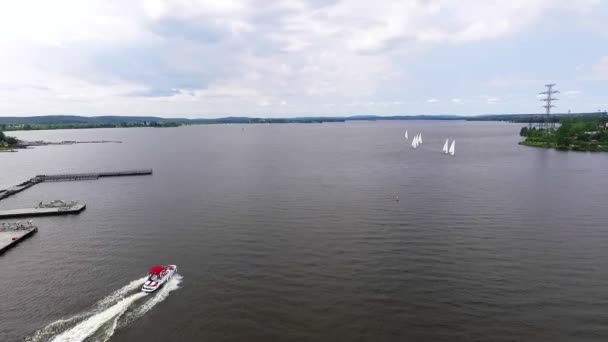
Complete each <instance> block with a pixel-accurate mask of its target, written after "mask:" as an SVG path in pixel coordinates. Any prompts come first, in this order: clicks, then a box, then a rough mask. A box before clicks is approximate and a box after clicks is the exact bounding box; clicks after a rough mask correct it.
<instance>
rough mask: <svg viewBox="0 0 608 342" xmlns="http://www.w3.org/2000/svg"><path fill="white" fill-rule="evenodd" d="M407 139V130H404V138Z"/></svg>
mask: <svg viewBox="0 0 608 342" xmlns="http://www.w3.org/2000/svg"><path fill="white" fill-rule="evenodd" d="M407 139H408V136H407V130H405V140H407Z"/></svg>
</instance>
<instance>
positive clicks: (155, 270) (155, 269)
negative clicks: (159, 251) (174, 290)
mask: <svg viewBox="0 0 608 342" xmlns="http://www.w3.org/2000/svg"><path fill="white" fill-rule="evenodd" d="M164 269H165V268H164V267H163V266H158V265H156V266H152V267H150V269H149V270H148V272H149V273H154V274H159V273H160V272H162V271H163V270H164Z"/></svg>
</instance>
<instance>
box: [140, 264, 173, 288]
mask: <svg viewBox="0 0 608 342" xmlns="http://www.w3.org/2000/svg"><path fill="white" fill-rule="evenodd" d="M176 272H177V266H175V265H167V266H166V267H165V269H164V270H163V271H162V272H161V274H160V278H157V279H152V276H150V277H148V279H146V282H145V283H144V285H143V286H142V287H141V291H142V292H147V293H150V292H154V291H156V290H158V289H160V288H161V287H163V285H165V284H166V283H167V282H168V281H169V279H171V277H173V275H174V274H175V273H176Z"/></svg>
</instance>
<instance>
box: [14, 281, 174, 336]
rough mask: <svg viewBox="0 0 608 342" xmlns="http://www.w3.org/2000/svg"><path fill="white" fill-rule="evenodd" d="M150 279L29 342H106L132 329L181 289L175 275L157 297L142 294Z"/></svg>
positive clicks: (131, 285)
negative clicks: (127, 328) (132, 323)
mask: <svg viewBox="0 0 608 342" xmlns="http://www.w3.org/2000/svg"><path fill="white" fill-rule="evenodd" d="M146 279H147V277H144V278H141V279H137V280H134V281H132V282H130V283H129V284H127V285H126V286H124V287H122V288H120V289H118V290H116V291H114V292H112V293H111V294H110V295H108V296H107V297H105V298H103V299H101V300H99V301H98V302H97V303H95V304H94V305H93V308H92V309H91V310H88V311H85V312H82V313H79V314H77V315H75V316H72V317H70V318H67V319H60V320H58V321H55V322H53V323H51V324H49V325H47V326H46V327H44V328H42V329H40V330H38V331H36V332H35V333H34V334H33V335H32V336H31V337H28V338H26V339H25V340H26V341H29V342H43V341H44V342H60V341H62V342H63V341H65V342H68V341H69V342H75V341H83V340H85V339H86V340H87V341H100V342H101V341H107V340H109V339H110V337H111V336H112V335H113V334H114V331H115V330H116V328H117V327H118V328H122V327H126V326H127V325H129V324H130V323H131V322H133V321H134V320H136V319H137V318H139V317H141V316H143V315H144V314H145V313H146V312H148V311H150V310H151V309H152V308H153V307H154V306H155V305H156V304H158V303H160V302H162V301H163V300H165V299H166V298H167V297H168V296H169V293H170V292H172V291H173V290H176V289H178V288H179V284H180V283H181V280H182V276H181V275H179V274H175V275H174V276H173V277H172V278H171V279H170V280H169V281H168V282H167V283H166V284H165V286H163V287H162V288H161V289H159V290H158V291H156V292H154V293H144V292H139V289H140V288H141V286H142V285H143V283H144V281H145V280H146Z"/></svg>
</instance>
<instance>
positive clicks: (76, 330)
mask: <svg viewBox="0 0 608 342" xmlns="http://www.w3.org/2000/svg"><path fill="white" fill-rule="evenodd" d="M146 295H147V293H143V292H139V293H136V294H134V295H131V296H129V297H127V298H123V299H121V300H120V301H118V303H116V304H114V305H112V306H110V307H109V308H107V309H106V310H104V311H101V312H99V313H96V314H94V315H93V316H91V317H89V318H87V319H86V320H84V321H82V322H80V323H78V324H77V325H76V326H74V327H73V328H71V329H70V330H68V331H65V332H63V333H62V334H60V335H57V336H56V337H55V338H54V339H53V340H52V341H53V342H79V341H83V340H84V339H85V338H87V337H89V336H91V335H92V334H93V333H94V332H95V331H97V329H99V328H100V327H101V326H102V325H104V324H105V323H107V322H108V321H109V320H111V319H112V318H118V317H120V315H122V314H123V313H124V312H125V311H126V310H127V308H128V307H129V306H130V305H131V304H132V303H133V302H135V301H136V300H138V299H140V298H142V297H144V296H146ZM113 324H114V323H113Z"/></svg>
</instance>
